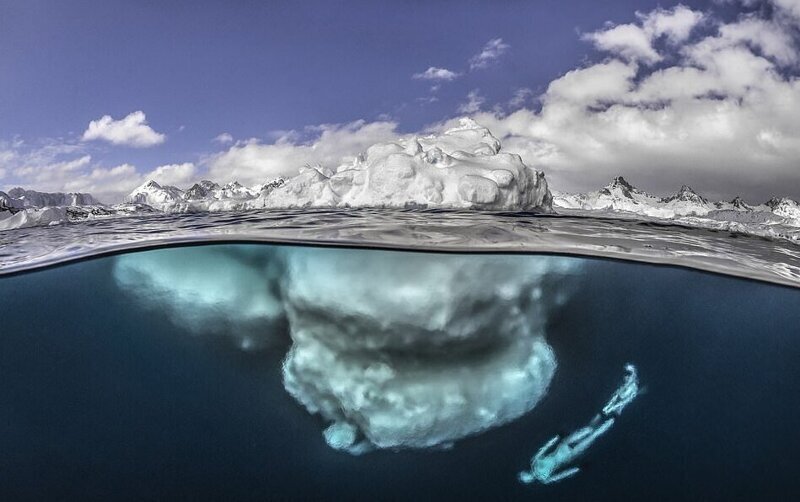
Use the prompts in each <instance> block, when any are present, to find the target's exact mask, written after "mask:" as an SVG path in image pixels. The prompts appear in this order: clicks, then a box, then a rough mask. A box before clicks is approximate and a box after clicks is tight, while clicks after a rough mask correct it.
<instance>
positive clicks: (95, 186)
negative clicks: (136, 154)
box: [53, 164, 142, 202]
mask: <svg viewBox="0 0 800 502" xmlns="http://www.w3.org/2000/svg"><path fill="white" fill-rule="evenodd" d="M141 180H142V178H141V176H140V175H139V174H138V173H137V172H136V168H135V167H134V166H132V165H131V164H122V165H119V166H116V167H111V168H104V167H95V168H93V169H91V170H90V171H89V172H87V173H84V174H82V175H79V176H76V177H71V178H70V179H69V180H67V181H65V182H63V183H62V184H61V185H60V186H58V187H55V188H54V189H53V190H54V191H66V192H88V193H90V194H92V195H94V196H95V197H98V198H100V200H106V201H112V202H115V201H118V200H119V199H120V198H121V196H122V195H123V194H127V193H128V192H130V191H131V190H132V189H133V188H134V187H136V185H138V184H140V183H141Z"/></svg>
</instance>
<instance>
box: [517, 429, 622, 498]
mask: <svg viewBox="0 0 800 502" xmlns="http://www.w3.org/2000/svg"><path fill="white" fill-rule="evenodd" d="M612 425H614V419H613V418H606V419H604V420H602V419H600V416H599V415H597V416H595V417H594V419H592V422H591V424H590V425H588V426H586V427H581V428H580V429H578V430H577V431H575V432H573V433H572V434H570V435H569V436H567V437H566V438H564V439H563V440H560V439H561V438H560V437H559V436H554V437H553V438H552V439H551V440H550V441H548V442H547V444H545V445H544V446H542V447H541V448H540V449H539V451H538V452H536V455H534V456H533V459H531V470H530V471H523V472H520V473H519V480H520V481H522V482H523V483H525V484H529V483H533V482H534V481H539V482H540V483H542V484H545V485H549V484H550V483H555V482H557V481H561V480H562V479H566V478H568V477H570V476H574V475H575V474H577V473H578V472H579V471H580V468H578V467H570V468H568V469H565V470H563V471H560V472H557V471H559V469H561V468H562V467H563V466H564V465H565V464H568V463H570V462H572V461H573V460H575V459H576V458H577V457H579V456H580V455H581V454H583V452H584V451H586V449H587V448H589V446H591V444H592V443H593V442H594V441H595V440H596V439H597V438H598V437H600V436H601V435H603V434H605V432H606V431H608V429H610V428H611V426H612ZM559 440H560V441H559Z"/></svg>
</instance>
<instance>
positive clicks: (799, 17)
mask: <svg viewBox="0 0 800 502" xmlns="http://www.w3.org/2000/svg"><path fill="white" fill-rule="evenodd" d="M772 3H773V4H775V6H777V7H778V8H779V9H780V10H781V12H782V13H784V14H786V15H788V16H790V17H793V18H794V19H795V21H800V0H772Z"/></svg>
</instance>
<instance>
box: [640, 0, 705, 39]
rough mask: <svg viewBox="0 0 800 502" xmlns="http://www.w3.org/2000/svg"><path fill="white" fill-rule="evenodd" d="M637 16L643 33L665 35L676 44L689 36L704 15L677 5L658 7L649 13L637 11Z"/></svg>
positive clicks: (656, 35) (655, 36) (653, 35)
mask: <svg viewBox="0 0 800 502" xmlns="http://www.w3.org/2000/svg"><path fill="white" fill-rule="evenodd" d="M637 17H639V19H640V20H641V21H642V24H643V28H644V31H645V33H647V34H648V35H649V36H650V37H651V38H658V37H661V36H662V35H665V36H666V37H667V39H668V40H669V41H670V42H672V43H673V44H678V43H681V42H683V41H685V40H687V39H688V38H689V35H690V34H691V33H692V30H693V29H694V28H695V27H696V26H697V25H698V24H699V23H700V22H701V21H702V20H703V18H704V17H705V16H704V14H703V13H702V12H698V11H694V10H692V9H690V8H688V7H686V6H683V5H678V6H676V7H674V8H672V9H661V8H659V9H656V10H654V11H652V12H650V13H649V14H642V13H637Z"/></svg>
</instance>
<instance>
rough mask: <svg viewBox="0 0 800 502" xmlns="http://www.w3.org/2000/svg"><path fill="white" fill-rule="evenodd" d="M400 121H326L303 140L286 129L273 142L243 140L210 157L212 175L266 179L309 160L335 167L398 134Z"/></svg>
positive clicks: (255, 180)
mask: <svg viewBox="0 0 800 502" xmlns="http://www.w3.org/2000/svg"><path fill="white" fill-rule="evenodd" d="M396 129H397V124H396V123H395V122H391V121H379V122H371V123H367V122H365V121H363V120H360V121H356V122H351V123H349V124H326V125H321V126H315V127H311V128H308V129H307V130H306V131H305V133H306V134H309V133H310V134H313V135H314V139H313V140H311V141H303V140H302V136H303V134H302V133H300V132H297V131H290V132H288V133H284V134H283V135H282V136H281V137H279V138H278V139H277V140H276V141H275V142H274V143H271V144H265V143H262V142H261V141H259V140H255V139H252V140H249V141H240V142H238V143H236V144H235V145H233V146H232V147H231V148H230V149H228V150H227V151H225V152H221V153H219V154H217V155H214V156H212V157H211V158H209V159H207V163H208V166H209V176H210V177H211V179H214V180H219V181H230V180H238V181H240V182H241V183H245V184H255V183H263V182H264V181H265V180H269V179H273V178H275V177H278V176H284V177H286V176H293V175H295V174H297V172H298V170H299V168H301V167H303V166H304V165H306V164H317V163H319V164H322V165H324V166H327V167H330V168H335V167H336V166H338V165H339V164H341V163H342V162H345V161H347V160H348V159H349V158H352V157H354V156H355V155H358V154H359V153H361V152H362V151H364V150H366V149H367V148H368V147H370V146H372V145H373V144H374V143H378V142H381V141H389V140H392V139H394V138H397V137H398V136H399V134H398V133H397V131H396Z"/></svg>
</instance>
